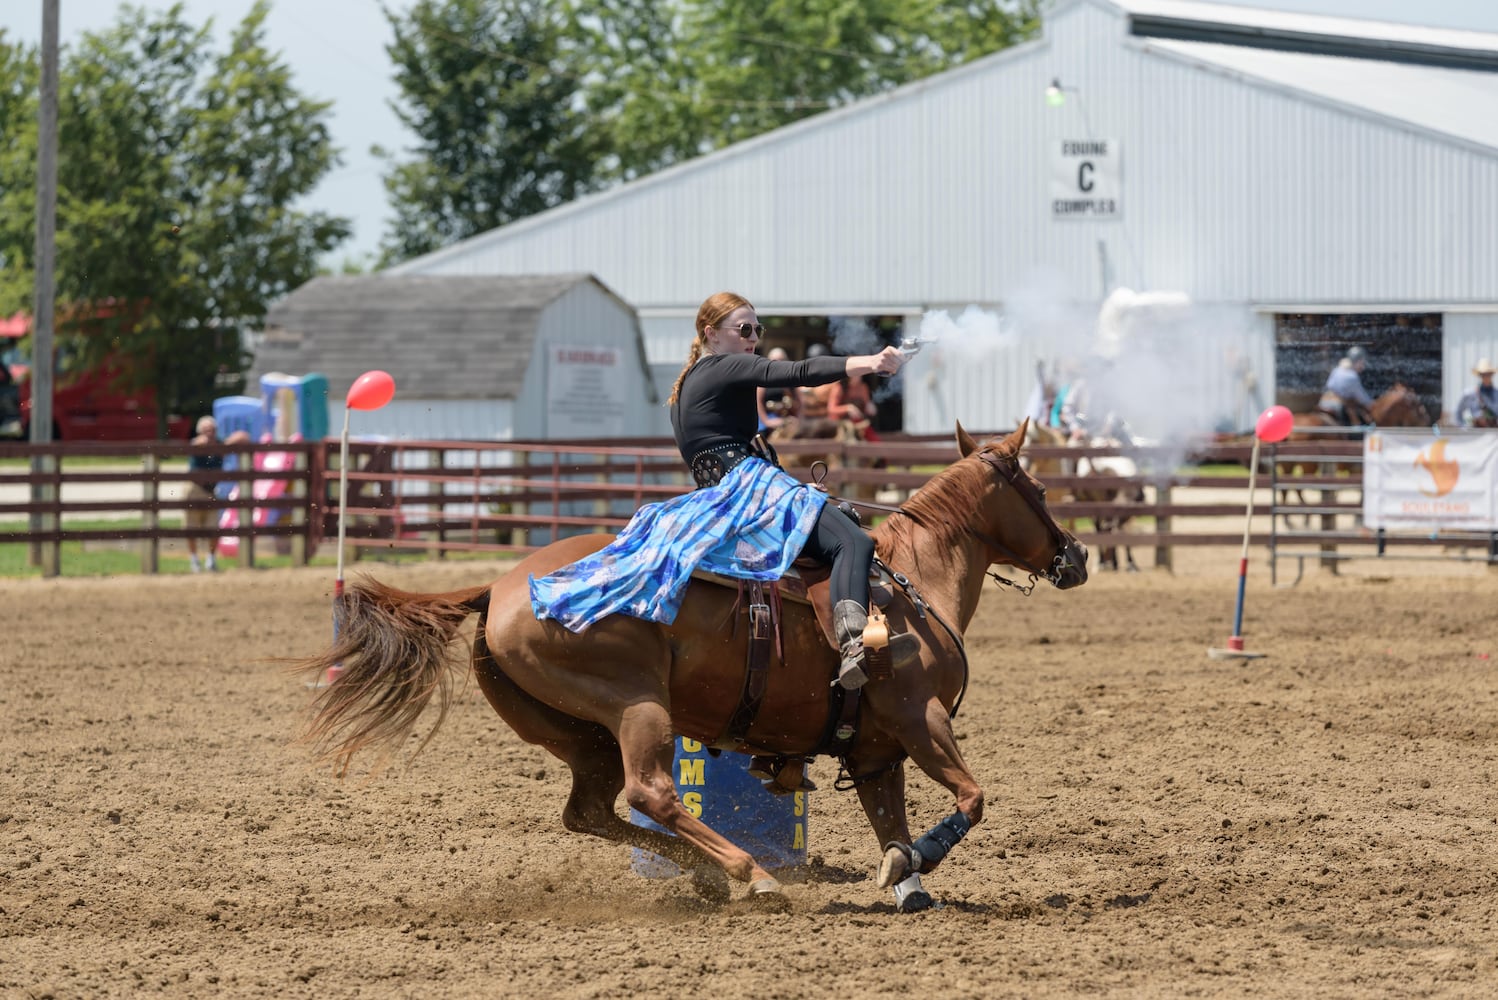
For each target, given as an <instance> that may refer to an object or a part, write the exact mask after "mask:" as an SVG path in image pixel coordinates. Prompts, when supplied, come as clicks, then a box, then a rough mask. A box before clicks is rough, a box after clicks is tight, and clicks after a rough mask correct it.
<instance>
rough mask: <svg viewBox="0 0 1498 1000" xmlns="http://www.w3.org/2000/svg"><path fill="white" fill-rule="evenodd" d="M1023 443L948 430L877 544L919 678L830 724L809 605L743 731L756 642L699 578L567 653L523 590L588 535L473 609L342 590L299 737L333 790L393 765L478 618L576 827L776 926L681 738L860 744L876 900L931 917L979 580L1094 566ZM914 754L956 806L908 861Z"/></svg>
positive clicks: (892, 606)
mask: <svg viewBox="0 0 1498 1000" xmlns="http://www.w3.org/2000/svg"><path fill="white" fill-rule="evenodd" d="M1024 436H1025V427H1024V426H1021V427H1020V428H1019V429H1018V430H1016V431H1015V432H1014V433H1012V434H1010V435H1008V436H1007V437H1005V438H1003V439H995V440H992V441H989V442H988V443H986V444H984V445H982V446H979V445H978V444H976V443H975V442H974V441H973V440H972V439H971V438H970V437H969V436H968V435H967V434H966V432H964V431H963V430H962V428H961V427H960V426H959V427H958V428H957V440H958V447H959V450H960V452H961V455H962V457H961V458H960V459H959V460H958V461H957V462H955V463H954V464H952V465H951V466H949V467H948V468H946V469H945V470H943V471H942V472H941V473H939V474H938V475H936V476H935V477H934V478H933V479H932V480H931V481H929V482H928V483H927V484H926V485H925V486H923V487H922V488H921V489H920V490H919V491H918V492H917V493H916V495H915V496H913V497H912V498H911V499H910V500H908V501H907V502H906V503H905V505H904V506H903V507H901V508H900V510H899V512H898V513H896V514H892V515H891V516H890V517H888V518H886V519H885V521H884V522H883V523H881V524H880V526H879V527H878V529H876V530H875V531H874V533H873V537H874V540H875V544H876V547H877V550H878V553H879V556H880V558H882V559H883V560H884V562H885V563H886V564H887V565H888V566H889V567H890V568H891V570H893V571H896V572H898V573H902V574H903V575H904V576H903V577H902V579H904V578H908V580H909V582H910V587H909V589H908V591H907V593H906V596H905V597H904V598H903V599H902V598H901V597H896V598H895V599H893V600H891V601H890V602H889V603H888V606H887V607H886V608H885V611H886V613H887V615H888V617H889V620H890V624H891V628H892V629H894V630H898V631H901V632H906V633H909V634H911V635H913V636H915V637H916V638H917V640H918V641H919V644H920V655H919V662H918V663H915V664H909V665H906V666H904V667H902V668H901V669H899V670H898V671H895V672H893V673H892V674H890V675H888V676H884V677H875V678H874V679H871V680H870V681H869V683H868V685H867V686H866V687H864V688H863V689H862V690H861V691H860V693H859V704H857V706H856V709H857V711H856V714H854V715H852V716H840V715H839V714H838V713H839V709H840V707H841V702H842V699H843V697H844V696H843V695H842V694H841V693H840V692H841V688H835V687H834V686H833V685H832V679H833V677H834V676H835V675H836V669H837V664H838V654H837V652H836V651H835V650H834V649H833V648H832V646H831V645H830V644H829V642H828V640H827V638H826V634H825V632H824V630H823V628H822V627H821V626H820V625H819V624H818V622H817V619H816V616H815V614H814V612H813V607H812V606H811V605H806V604H800V603H796V602H791V601H787V602H785V603H784V605H783V607H782V617H781V619H780V622H779V627H780V635H779V638H780V643H779V647H778V649H776V650H775V651H774V652H773V654H772V658H771V660H770V664H769V668H768V673H767V675H766V676H765V679H764V683H763V687H762V689H761V693H760V697H759V699H758V710H757V713H751V714H750V717H749V719H748V720H744V719H743V711H744V707H745V705H747V704H748V702H747V700H746V699H744V698H743V697H742V695H743V694H744V693H745V692H746V690H748V685H747V684H746V673H747V668H746V662H747V661H746V657H747V653H748V650H749V645H748V626H747V624H746V621H747V619H746V617H745V615H744V609H743V606H742V605H743V603H744V602H742V599H741V594H740V592H739V590H738V588H736V587H729V586H724V585H721V584H719V583H716V582H713V581H710V580H702V579H694V580H693V581H692V583H691V584H690V587H689V589H688V592H687V594H686V596H685V598H684V600H683V602H682V605H681V610H680V613H679V614H678V616H677V618H676V621H675V622H674V623H673V624H671V625H662V624H658V623H655V622H649V621H644V620H641V619H638V618H631V617H628V616H625V615H614V616H611V617H609V618H605V619H604V620H602V621H600V622H598V623H596V624H594V625H593V626H591V627H590V628H588V629H586V630H585V631H584V632H582V633H580V634H574V633H572V632H569V631H568V630H567V629H566V628H564V627H563V626H561V625H559V624H558V623H557V622H555V621H553V620H550V619H548V620H544V621H542V620H537V618H536V617H535V615H534V613H533V611H532V608H531V601H530V592H529V588H528V579H529V577H530V576H532V575H535V576H543V575H545V574H547V573H550V572H552V571H553V570H555V569H557V568H559V567H561V566H565V565H567V564H569V563H571V562H574V561H575V560H577V559H579V558H581V557H582V556H585V555H587V554H589V553H591V552H594V551H597V550H598V549H599V548H601V547H602V546H603V545H604V544H605V543H607V542H608V541H609V536H605V535H584V536H578V537H574V538H568V539H564V540H562V541H558V542H555V543H553V544H552V545H549V546H547V547H545V548H543V549H540V550H538V551H536V552H534V553H532V554H531V555H530V556H528V557H527V558H526V559H525V560H523V561H522V562H520V563H519V564H518V565H517V566H515V568H514V569H512V570H511V571H510V572H509V573H507V574H506V575H504V576H502V577H501V578H499V579H498V580H497V581H495V582H493V583H490V584H483V585H480V586H476V587H472V588H469V589H466V590H460V591H454V592H451V593H445V594H412V593H403V592H401V591H397V590H394V589H392V588H389V587H386V586H384V585H382V584H379V583H378V582H375V581H373V580H364V581H361V582H358V583H355V584H354V585H353V586H352V587H350V588H349V590H348V591H347V592H346V593H345V594H344V596H343V597H342V598H341V599H340V600H339V603H338V605H337V607H338V614H339V623H340V625H339V631H338V636H337V638H336V639H335V641H334V643H333V645H332V647H331V648H329V649H328V650H327V651H325V652H324V653H322V654H321V655H319V656H316V657H312V658H310V659H307V660H304V661H301V663H300V667H301V669H304V670H306V671H308V672H310V673H312V674H314V675H316V676H319V677H320V676H323V675H324V673H325V672H326V670H327V669H328V668H329V667H330V666H331V665H333V664H335V663H341V664H342V671H341V673H340V674H339V677H338V679H337V680H336V681H335V682H334V683H333V684H331V685H329V686H328V687H327V688H326V689H325V690H324V691H323V692H322V694H321V695H320V696H319V698H318V701H317V703H316V705H315V708H316V715H315V717H314V718H313V720H312V722H311V724H310V726H309V730H308V733H307V737H306V738H307V739H309V740H310V741H312V742H314V743H315V744H317V745H318V746H319V749H320V750H321V752H322V753H323V755H324V756H325V757H327V758H330V759H333V760H336V761H338V762H339V763H340V764H341V766H342V767H343V768H344V769H345V770H346V769H347V766H348V763H349V760H350V758H352V757H353V755H354V754H356V753H358V752H359V751H361V750H363V749H365V748H374V749H384V750H387V751H388V750H392V749H395V748H398V747H400V746H401V745H402V744H403V743H404V741H405V740H406V738H407V737H408V736H409V735H410V733H411V731H412V730H413V728H414V726H415V724H416V722H417V718H418V717H419V716H420V714H421V712H422V710H423V709H424V708H425V707H426V706H427V705H428V703H429V702H431V701H432V699H433V698H434V697H435V698H436V700H437V703H438V707H439V709H441V710H443V711H445V709H446V707H447V704H448V701H449V698H450V690H451V674H452V673H453V672H454V670H455V667H456V664H455V663H454V662H453V658H452V656H451V655H450V654H451V652H452V650H451V646H452V644H453V642H454V640H455V639H456V638H457V637H458V634H459V628H460V626H461V625H462V624H463V622H464V621H465V619H466V618H467V617H468V616H469V615H470V614H473V613H475V612H477V613H478V615H479V624H478V629H477V632H476V633H475V636H474V642H473V648H472V667H473V670H474V673H475V675H476V676H477V678H478V683H479V687H480V688H481V689H482V690H483V692H484V695H485V697H486V698H488V700H489V703H490V704H491V705H492V706H493V707H494V709H495V710H496V711H497V712H498V713H499V714H500V715H501V716H502V717H503V718H504V720H505V721H506V722H507V723H508V724H509V725H510V727H511V728H512V729H514V730H515V732H516V733H517V734H518V735H519V736H520V737H521V738H523V739H525V740H527V741H528V742H531V743H534V744H537V745H539V746H542V747H544V748H545V749H547V750H548V751H550V752H551V753H553V754H555V755H556V756H557V757H558V758H560V759H561V760H562V761H563V762H564V763H566V764H567V766H568V768H569V769H570V770H571V772H572V790H571V794H570V795H569V797H568V799H567V804H566V807H565V808H564V810H563V812H562V822H563V824H564V825H565V826H566V828H567V829H569V830H572V831H575V832H579V833H589V834H593V835H595V836H599V837H604V838H606V839H608V840H611V841H616V842H619V843H624V844H630V845H632V846H635V847H639V848H643V849H644V850H647V851H651V852H653V853H655V854H658V855H661V856H663V857H666V858H669V859H670V860H672V861H675V862H676V863H677V864H679V865H681V866H682V867H683V868H685V869H687V870H691V869H692V868H694V867H696V866H698V865H700V864H701V863H702V862H703V861H704V859H705V860H706V861H707V862H709V863H710V864H711V865H712V866H713V867H715V868H716V869H717V870H719V871H721V872H722V873H723V874H726V875H727V876H729V877H731V878H734V879H737V880H740V881H743V882H748V883H749V884H750V899H752V900H755V901H757V902H762V903H768V904H769V905H771V906H779V907H783V906H784V905H785V901H784V897H783V895H782V893H781V890H780V886H779V883H777V882H776V881H775V879H774V878H772V877H771V876H770V875H769V873H768V872H766V871H765V870H764V869H763V868H762V867H761V866H760V865H759V863H758V862H756V861H755V860H754V858H753V857H751V856H750V855H749V854H748V853H746V852H745V851H743V850H742V849H741V848H739V847H738V846H737V845H735V844H733V843H731V842H730V841H729V840H728V839H726V838H725V837H723V836H722V835H721V834H719V833H717V832H716V831H714V830H713V829H711V828H710V827H709V826H707V824H705V823H703V822H702V821H701V820H700V819H698V818H696V817H694V816H693V815H692V814H691V813H689V812H688V811H687V810H686V809H685V808H683V806H682V803H681V800H680V799H679V798H678V796H677V792H676V787H675V785H674V783H673V781H672V777H671V768H672V762H673V752H674V747H675V740H674V735H675V734H681V735H685V736H689V737H691V738H693V739H696V740H700V741H702V742H704V743H706V744H708V745H709V746H716V747H720V748H723V749H730V750H736V751H739V752H746V753H774V754H781V755H807V754H812V753H827V752H831V751H829V750H827V749H826V747H827V746H828V745H829V734H831V733H833V732H834V730H835V729H836V727H837V726H842V725H847V726H850V727H851V728H852V731H851V732H850V733H847V734H845V737H846V738H845V739H844V741H843V742H842V743H840V744H838V749H837V750H836V753H835V755H836V756H838V757H839V758H840V760H841V763H842V766H843V768H844V770H845V771H846V773H847V774H848V775H850V776H851V778H852V781H853V783H854V784H855V786H856V788H857V791H858V796H859V801H860V803H861V805H862V806H863V809H864V813H865V815H866V816H867V817H868V821H869V824H870V826H872V828H873V832H874V837H875V841H876V843H877V844H878V846H879V847H880V848H881V849H883V850H884V852H885V853H884V856H883V858H882V860H881V864H880V869H879V884H880V885H881V886H885V887H892V886H896V885H897V884H900V886H901V889H902V890H903V893H902V892H901V891H897V892H896V899H897V903H898V905H899V906H900V908H901V909H902V910H914V909H922V908H925V907H927V906H930V905H931V902H932V901H931V898H930V897H929V896H928V895H926V893H925V892H924V890H923V889H921V888H920V885H919V878H918V876H919V875H920V874H921V873H922V872H928V871H931V870H932V869H934V868H935V867H936V865H937V864H939V863H940V861H941V859H942V858H943V857H944V856H945V854H946V853H947V850H949V849H950V848H951V847H952V846H955V844H956V842H957V841H959V840H960V839H961V838H962V836H963V835H964V834H965V833H966V832H967V829H968V827H969V825H971V824H976V823H978V822H980V821H981V820H982V818H983V792H982V790H981V789H980V788H979V786H978V783H977V781H976V780H975V779H974V778H973V776H972V774H971V772H970V771H969V770H968V767H967V765H966V763H964V761H963V759H962V754H961V751H960V750H959V749H958V745H957V740H956V737H955V736H954V735H953V731H952V724H951V717H952V715H953V714H954V713H955V712H956V709H957V706H958V703H959V702H960V701H961V698H962V694H963V691H964V689H965V687H966V685H967V682H968V677H967V659H966V655H965V653H964V650H963V646H962V640H961V636H962V633H963V631H964V630H965V628H966V626H967V625H968V623H969V621H971V619H972V617H973V615H974V613H975V612H976V611H977V608H978V599H979V596H980V593H981V590H982V586H983V582H984V577H985V573H988V574H989V575H993V574H992V573H990V571H989V570H988V567H989V566H990V565H991V564H993V563H1006V564H1009V565H1014V566H1017V567H1019V568H1020V569H1021V570H1022V571H1025V572H1028V573H1029V574H1030V582H1031V584H1032V585H1033V583H1034V582H1035V580H1037V579H1041V578H1044V579H1045V580H1047V581H1048V582H1050V583H1051V584H1052V585H1054V586H1056V587H1058V588H1061V589H1067V588H1070V587H1075V586H1078V585H1080V584H1081V583H1083V582H1085V580H1086V579H1087V568H1086V560H1087V553H1086V549H1084V548H1083V547H1082V546H1081V545H1079V544H1078V542H1077V540H1076V539H1075V538H1074V537H1072V536H1071V535H1070V534H1068V533H1066V532H1065V531H1063V530H1062V529H1061V528H1060V527H1059V526H1058V525H1057V524H1056V522H1055V520H1054V519H1053V518H1052V517H1051V515H1050V513H1049V512H1048V511H1047V509H1046V506H1045V494H1044V489H1043V487H1041V486H1040V484H1039V483H1038V482H1036V481H1035V480H1034V479H1033V478H1031V477H1030V476H1029V475H1028V474H1027V473H1026V472H1025V471H1024V470H1022V469H1021V468H1020V466H1019V461H1018V453H1019V449H1020V446H1021V445H1022V444H1023V442H1024ZM996 578H997V577H996ZM1005 582H1008V581H1005ZM821 586H822V587H823V588H825V583H824V584H822V585H821ZM816 594H817V591H816V590H815V588H814V590H813V595H814V597H815V596H816ZM823 599H824V600H825V595H823ZM849 697H851V696H849ZM441 719H442V715H441V714H439V715H438V724H439V725H440V723H441ZM735 730H737V731H738V732H740V734H741V735H737V736H735V735H732V732H733V731H735ZM433 731H434V732H435V729H434V730H433ZM428 738H430V736H429V737H428ZM907 756H908V757H909V758H910V759H911V760H913V761H914V762H915V763H916V765H917V766H918V767H919V768H920V769H921V770H922V771H923V772H925V773H926V774H927V775H928V776H929V777H930V778H931V779H932V780H934V781H936V782H937V783H939V784H941V785H942V786H943V787H945V788H946V789H947V790H948V791H949V792H950V793H951V794H952V795H953V797H954V798H955V800H956V811H955V812H954V813H953V814H952V815H950V816H948V817H947V818H946V819H943V820H942V821H941V822H940V823H938V824H937V825H936V826H935V827H933V828H932V829H931V830H930V831H929V832H928V833H927V834H926V835H925V836H923V837H921V838H919V839H918V840H915V841H914V842H912V840H911V836H910V830H909V826H908V821H907V818H906V811H905V769H904V760H905V758H906V757H907ZM621 792H623V793H624V796H625V799H626V800H627V801H628V803H629V805H630V806H631V807H633V808H635V809H638V810H639V811H640V812H642V813H644V814H645V815H646V816H649V817H650V818H651V819H652V820H654V821H655V822H657V823H659V824H660V825H661V826H662V827H664V828H665V829H666V830H669V831H671V832H672V833H674V834H675V835H676V836H674V837H671V836H667V835H665V834H662V833H659V832H656V831H651V830H646V829H642V828H640V827H636V826H633V825H631V824H629V823H626V822H625V821H624V820H623V819H621V818H620V817H619V815H618V813H617V811H616V801H617V799H618V797H619V795H620V793H621ZM717 878H718V879H720V880H721V879H722V875H718V876H717Z"/></svg>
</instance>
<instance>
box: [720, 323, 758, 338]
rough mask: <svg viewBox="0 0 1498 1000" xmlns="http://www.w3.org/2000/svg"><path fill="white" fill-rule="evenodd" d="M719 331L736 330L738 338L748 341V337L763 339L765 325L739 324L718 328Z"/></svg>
mask: <svg viewBox="0 0 1498 1000" xmlns="http://www.w3.org/2000/svg"><path fill="white" fill-rule="evenodd" d="M718 329H720V330H737V331H738V332H739V336H740V337H742V338H744V339H745V340H748V339H749V338H750V337H763V336H764V335H765V325H764V324H763V323H740V324H739V325H738V326H721V325H720V326H719V327H718Z"/></svg>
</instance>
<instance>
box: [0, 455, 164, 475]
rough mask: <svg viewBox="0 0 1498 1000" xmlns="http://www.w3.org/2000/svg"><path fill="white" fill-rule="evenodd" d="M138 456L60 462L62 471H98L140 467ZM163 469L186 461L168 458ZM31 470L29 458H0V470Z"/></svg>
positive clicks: (76, 458) (73, 457)
mask: <svg viewBox="0 0 1498 1000" xmlns="http://www.w3.org/2000/svg"><path fill="white" fill-rule="evenodd" d="M141 464H142V462H141V458H140V456H139V455H69V456H68V457H66V458H64V459H63V460H62V467H63V469H65V470H66V469H99V468H119V467H120V466H128V465H135V466H138V465H141ZM161 467H162V468H163V469H183V470H185V469H186V468H187V459H185V458H168V459H165V460H163V461H162V463H161ZM30 468H31V459H29V458H0V469H5V470H7V471H10V472H21V471H24V470H26V469H30Z"/></svg>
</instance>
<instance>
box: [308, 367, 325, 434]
mask: <svg viewBox="0 0 1498 1000" xmlns="http://www.w3.org/2000/svg"><path fill="white" fill-rule="evenodd" d="M327 436H328V377H327V376H326V375H322V374H319V373H318V372H308V373H307V374H306V375H303V376H302V440H303V441H321V440H322V439H323V438H325V437H327Z"/></svg>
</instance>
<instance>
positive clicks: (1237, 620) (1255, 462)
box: [1207, 405, 1295, 660]
mask: <svg viewBox="0 0 1498 1000" xmlns="http://www.w3.org/2000/svg"><path fill="white" fill-rule="evenodd" d="M1294 429H1295V415H1294V414H1293V413H1291V412H1290V411H1289V410H1288V409H1286V408H1285V407H1283V406H1278V405H1276V406H1271V407H1270V408H1269V409H1267V410H1265V411H1264V412H1263V413H1261V414H1259V419H1258V420H1256V421H1255V422H1254V448H1253V454H1252V456H1251V457H1250V458H1249V460H1248V504H1247V510H1246V511H1245V512H1244V516H1243V552H1242V554H1241V555H1240V556H1239V558H1238V605H1237V607H1236V608H1235V609H1234V612H1233V634H1232V635H1230V636H1228V644H1227V648H1225V649H1224V648H1221V647H1211V648H1208V650H1207V655H1208V656H1210V657H1211V658H1212V659H1214V660H1228V659H1240V660H1252V659H1257V658H1259V657H1261V656H1267V655H1268V654H1267V653H1249V652H1245V651H1244V648H1243V596H1244V592H1245V591H1246V589H1247V585H1248V540H1249V534H1250V528H1251V526H1252V524H1253V517H1254V480H1255V478H1256V477H1257V476H1258V474H1259V444H1260V442H1265V441H1267V442H1268V443H1269V444H1279V443H1280V442H1281V441H1283V440H1285V438H1287V437H1289V436H1290V432H1291V431H1293V430H1294Z"/></svg>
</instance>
